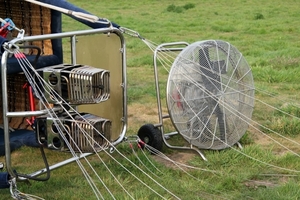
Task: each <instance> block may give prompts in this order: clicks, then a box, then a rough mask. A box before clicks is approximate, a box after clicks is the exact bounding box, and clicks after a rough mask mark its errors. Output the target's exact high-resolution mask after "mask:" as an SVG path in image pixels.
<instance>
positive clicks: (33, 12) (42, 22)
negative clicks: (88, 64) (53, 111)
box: [0, 0, 53, 129]
mask: <svg viewBox="0 0 300 200" xmlns="http://www.w3.org/2000/svg"><path fill="white" fill-rule="evenodd" d="M0 5H1V6H0V17H1V18H2V19H5V18H10V19H12V21H13V22H14V24H15V25H16V27H18V28H19V29H24V30H25V35H27V36H31V35H43V34H50V33H51V10H50V9H48V8H44V7H40V6H38V5H34V4H31V3H28V2H25V1H24V0H0ZM17 34H18V32H17V31H13V35H12V36H13V37H15V36H16V35H17ZM31 45H35V46H38V47H40V48H41V50H42V55H51V54H53V50H52V43H51V40H44V41H35V42H33V43H32V44H31ZM26 53H28V54H29V55H35V54H36V50H30V51H29V52H26ZM26 82H27V80H26V77H25V76H24V74H13V75H8V77H7V85H8V88H7V92H8V102H9V105H7V107H8V111H10V112H13V111H27V110H30V107H29V105H30V104H29V97H28V96H29V95H28V91H27V90H26V89H24V87H23V86H24V84H25V83H26ZM0 85H1V83H0ZM0 90H2V86H1V87H0ZM1 94H2V91H1ZM1 94H0V95H1ZM0 101H1V104H0V124H2V123H3V114H2V113H3V112H2V109H3V103H2V98H0ZM9 126H10V127H11V128H14V129H31V127H30V125H29V124H28V122H27V121H26V118H25V117H13V118H10V119H9Z"/></svg>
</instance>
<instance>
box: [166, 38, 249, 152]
mask: <svg viewBox="0 0 300 200" xmlns="http://www.w3.org/2000/svg"><path fill="white" fill-rule="evenodd" d="M167 105H168V110H169V113H170V117H171V120H172V122H173V124H174V126H175V128H176V129H177V131H178V132H179V133H180V134H181V135H182V136H183V137H184V138H185V139H186V140H187V141H188V142H189V143H191V144H193V145H195V146H197V147H199V148H201V149H224V148H226V147H229V146H232V145H234V144H235V143H237V142H238V141H239V140H240V138H241V137H242V136H243V135H244V134H245V132H246V130H247V128H248V122H249V121H250V119H251V116H252V111H253V106H254V85H253V77H252V73H251V70H250V67H249V65H248V63H247V62H246V60H245V59H244V57H243V55H242V54H241V53H240V52H239V51H238V50H237V49H236V48H235V47H233V46H232V45H230V44H229V43H227V42H224V41H216V40H208V41H201V42H196V43H193V44H191V45H189V46H188V47H186V48H185V49H184V50H183V51H182V52H181V53H180V54H179V55H178V56H177V58H176V59H175V61H174V63H173V65H172V68H171V71H170V74H169V78H168V83H167Z"/></svg>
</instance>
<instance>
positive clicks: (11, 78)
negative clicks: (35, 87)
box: [0, 74, 30, 129]
mask: <svg viewBox="0 0 300 200" xmlns="http://www.w3.org/2000/svg"><path fill="white" fill-rule="evenodd" d="M26 82H27V81H26V77H25V75H23V74H14V75H8V76H7V84H8V89H7V95H8V105H7V106H8V111H10V112H13V111H27V110H29V109H30V108H29V97H28V90H27V89H26V88H24V87H23V86H24V85H25V83H26ZM0 85H1V83H0ZM0 91H1V94H2V86H1V87H0ZM2 109H3V103H2V98H1V99H0V111H1V115H0V124H2V121H3V116H2ZM9 126H10V127H11V128H14V129H28V128H29V129H30V126H29V124H28V123H27V121H26V118H25V117H13V118H9Z"/></svg>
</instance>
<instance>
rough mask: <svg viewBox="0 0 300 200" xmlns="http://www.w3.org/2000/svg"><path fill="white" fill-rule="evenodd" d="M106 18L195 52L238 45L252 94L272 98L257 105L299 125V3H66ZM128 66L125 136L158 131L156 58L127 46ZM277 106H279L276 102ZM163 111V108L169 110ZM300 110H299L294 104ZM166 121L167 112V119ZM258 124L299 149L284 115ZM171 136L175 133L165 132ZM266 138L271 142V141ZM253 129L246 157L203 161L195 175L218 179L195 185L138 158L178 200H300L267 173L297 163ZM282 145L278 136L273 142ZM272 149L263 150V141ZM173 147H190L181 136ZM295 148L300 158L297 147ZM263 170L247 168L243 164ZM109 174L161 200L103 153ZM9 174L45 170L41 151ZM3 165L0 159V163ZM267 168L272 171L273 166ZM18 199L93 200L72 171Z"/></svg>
mask: <svg viewBox="0 0 300 200" xmlns="http://www.w3.org/2000/svg"><path fill="white" fill-rule="evenodd" d="M70 2H72V3H74V4H76V5H77V6H79V7H82V8H84V9H86V10H88V11H90V12H92V13H94V14H96V15H98V16H100V17H105V18H108V19H110V20H112V21H114V22H116V23H118V24H120V25H121V26H124V27H127V28H130V29H133V30H136V31H138V32H139V33H140V34H141V35H142V36H143V37H145V38H146V39H148V40H151V41H153V42H155V43H156V44H161V43H164V42H175V41H186V42H189V43H192V42H196V41H201V40H207V39H220V40H225V41H228V42H230V43H231V44H233V45H234V46H235V47H237V49H239V50H240V51H241V52H242V53H243V55H244V56H245V58H246V60H247V61H248V63H249V65H250V66H251V67H252V70H253V76H254V81H255V87H256V88H257V89H258V90H264V91H268V92H269V93H272V94H273V95H274V96H275V97H276V99H275V98H273V97H269V96H267V95H265V94H263V93H262V92H259V91H258V92H257V93H256V96H257V98H259V99H261V100H262V101H264V102H268V103H270V104H271V105H274V106H278V107H281V108H283V109H284V110H285V112H288V113H292V114H294V115H296V116H298V117H299V109H297V108H295V107H293V106H290V105H287V106H286V105H285V104H286V103H289V102H288V100H290V99H293V100H294V101H295V102H299V99H300V98H299V97H300V95H299V94H300V84H299V74H300V50H299V49H300V43H299V32H300V20H299V15H300V10H299V6H300V2H299V1H297V0H287V1H280V0H275V1H272V0H265V1H259V0H253V1H248V0H220V1H210V0H202V1H197V0H189V1H187V2H183V1H179V0H175V1H167V0H163V1H157V0H149V1H137V0H131V1H121V0H114V1H108V0H102V1H99V0H90V1H80V0H70ZM83 28H86V26H84V25H82V24H79V23H77V22H74V20H72V19H70V18H68V17H64V18H63V30H64V31H70V30H79V29H83ZM126 43H127V64H128V66H127V67H128V74H127V76H128V110H129V114H128V117H129V127H128V131H127V134H128V135H134V134H136V132H137V130H138V128H139V127H140V126H142V125H143V124H145V123H157V120H158V119H157V114H156V96H155V88H154V75H153V67H152V65H153V63H152V56H153V55H152V52H151V50H150V49H148V48H147V46H146V45H145V44H144V43H143V42H141V41H140V40H138V39H135V38H131V37H129V36H126ZM160 74H161V77H160V78H161V79H160V83H161V87H162V97H163V98H164V97H165V95H164V93H165V92H164V91H165V87H166V86H165V83H166V79H167V73H166V72H165V70H163V69H160ZM278 99H280V100H278ZM163 104H164V105H165V102H163ZM298 105H299V103H298ZM164 111H166V110H164ZM253 118H254V119H255V120H256V121H258V122H259V123H261V124H263V125H265V126H268V127H271V128H272V129H273V130H276V131H278V132H280V133H283V134H284V135H285V136H287V137H291V138H292V139H293V140H296V141H299V134H300V127H299V124H300V123H299V120H291V119H289V118H287V117H286V116H285V115H282V113H278V112H276V111H274V110H272V109H270V110H268V109H265V107H264V105H262V104H260V103H259V102H258V103H257V104H256V105H255V110H254V113H253ZM166 129H167V131H171V130H172V125H171V124H168V125H167V126H166ZM266 132H268V131H267V130H266ZM267 134H268V135H272V134H273V133H271V132H268V133H267ZM257 135H258V134H257V131H255V130H254V129H253V128H252V129H251V128H250V129H249V130H248V131H247V134H245V135H244V136H243V138H242V139H241V143H242V145H244V149H243V150H240V149H238V148H237V147H234V148H233V149H226V150H222V151H204V153H205V156H206V157H207V159H208V161H207V162H205V161H203V160H202V159H201V158H200V156H198V155H197V154H195V155H194V156H192V157H191V158H190V159H189V160H188V161H187V162H188V164H190V165H193V166H196V167H199V168H204V169H209V170H215V171H216V172H217V173H211V172H205V171H202V170H189V173H191V174H192V175H193V176H195V177H196V178H197V179H194V178H192V177H191V176H188V175H187V174H185V173H184V172H183V171H181V170H178V169H173V168H171V167H168V165H166V164H165V163H162V162H158V161H156V159H155V157H154V156H151V155H149V154H147V155H148V156H149V158H150V159H151V162H153V163H154V165H155V166H156V167H157V168H159V170H160V171H157V169H156V168H155V167H153V165H152V164H151V163H149V160H147V159H146V157H145V156H144V154H142V153H141V152H140V151H139V152H138V155H139V157H140V158H141V159H142V161H143V162H144V163H145V164H146V165H147V168H148V169H150V170H151V171H153V172H154V174H155V175H153V176H154V177H156V176H158V177H159V178H157V179H158V180H159V182H160V183H161V184H163V185H164V186H167V188H168V189H170V190H171V191H172V192H174V193H176V194H177V195H178V196H179V197H181V198H182V199H261V200H265V199H275V200H276V199H278V200H282V199H286V200H289V199H299V196H300V194H299V181H300V180H299V176H298V173H295V172H288V171H283V170H281V169H278V168H274V167H272V166H271V165H277V166H281V167H287V168H291V169H296V170H299V169H300V163H299V161H298V159H299V157H297V156H295V155H292V154H291V153H286V150H285V149H283V148H282V147H280V146H278V145H276V144H275V143H274V142H272V141H267V139H266V137H263V136H260V137H261V138H259V139H258V138H257ZM274 137H276V136H274ZM265 140H266V141H265ZM171 142H172V143H175V144H182V143H184V141H183V140H182V139H181V138H180V137H178V136H176V137H174V138H172V141H171ZM288 147H289V148H291V149H293V150H295V151H296V152H299V145H295V144H293V145H291V146H288ZM118 149H119V150H120V151H121V152H122V153H124V154H125V156H126V157H127V158H129V159H130V160H132V161H133V162H134V163H136V164H137V165H139V166H140V167H141V168H143V169H145V170H146V171H147V169H146V168H145V166H143V165H141V164H140V163H139V160H138V159H137V158H136V157H135V156H134V154H133V153H132V152H131V150H130V148H129V146H128V144H127V143H125V144H121V145H119V146H118ZM163 152H165V153H167V154H168V155H170V156H171V157H172V156H176V155H177V154H178V155H179V153H180V152H181V151H179V150H172V149H169V148H167V147H164V148H163ZM243 153H244V154H246V155H249V156H252V157H255V158H257V159H259V160H261V161H263V163H262V162H258V161H256V160H253V159H250V158H249V157H247V156H245V155H244V154H243ZM100 156H101V158H103V160H104V161H105V163H106V164H107V166H108V167H109V168H110V169H111V170H112V171H113V172H114V174H116V175H117V177H118V179H119V180H120V181H121V182H122V183H123V184H124V185H125V187H126V188H128V189H129V190H130V192H131V193H132V194H133V196H134V197H135V198H136V199H160V198H159V197H158V196H156V195H155V194H154V193H153V192H152V191H150V190H149V189H145V187H144V186H142V185H141V183H138V182H137V181H136V180H134V179H133V178H132V177H131V176H130V175H129V174H128V173H126V171H124V169H122V168H120V167H119V166H118V165H117V163H116V162H115V161H113V160H112V159H111V158H110V157H109V156H107V155H106V154H104V153H103V152H102V153H100ZM112 156H114V157H116V158H117V159H118V161H119V162H121V163H122V164H123V165H124V166H126V167H127V168H128V169H130V170H132V172H133V173H135V174H136V175H137V176H139V177H140V178H141V179H142V180H143V181H144V182H145V183H147V184H149V185H150V187H153V188H154V189H155V190H157V191H159V192H161V193H162V194H163V195H165V196H166V198H168V199H172V197H171V196H170V195H169V194H167V193H165V192H164V191H162V190H161V189H160V188H158V187H157V186H156V184H155V183H153V182H152V183H151V181H150V180H149V178H147V177H145V176H143V175H141V174H140V172H139V171H137V170H136V169H134V168H133V167H132V165H131V164H130V163H128V161H126V160H125V159H124V158H122V157H120V156H119V155H117V154H116V153H113V154H112ZM47 157H48V159H49V162H50V163H52V164H53V163H56V162H58V161H61V160H64V159H66V158H68V157H69V155H68V154H65V153H59V152H52V151H47ZM12 158H13V166H15V167H16V169H17V170H20V171H22V172H23V171H24V172H32V171H34V170H37V169H40V168H42V167H43V164H42V160H41V159H40V154H39V151H38V150H37V149H31V148H26V147H24V148H22V149H20V150H18V151H16V152H14V153H13V154H12ZM89 160H90V161H91V163H92V165H93V166H95V169H96V170H97V172H98V173H99V175H100V176H101V178H102V179H103V181H104V182H105V183H106V184H107V185H108V187H110V189H111V191H112V192H113V193H114V194H115V196H116V198H117V199H129V198H128V197H125V196H124V195H125V194H124V192H122V189H121V188H120V187H119V186H117V184H116V182H115V181H114V180H113V179H112V177H111V176H109V175H108V172H107V170H106V169H105V168H104V165H103V164H102V163H101V162H100V161H99V159H97V158H96V157H95V156H91V157H90V158H89ZM1 161H2V162H3V161H4V157H0V162H1ZM266 163H269V164H270V165H267V164H266ZM18 187H19V189H20V190H21V191H23V192H26V193H30V194H35V195H38V196H41V197H43V198H45V199H95V198H94V197H93V194H92V191H91V189H90V187H89V186H88V183H86V181H85V179H84V177H83V175H82V172H81V171H80V170H79V168H78V167H77V165H76V163H73V164H70V165H67V166H65V167H62V168H59V169H57V170H54V171H53V172H52V174H51V178H50V180H49V181H47V182H34V181H32V182H31V185H27V184H26V183H22V182H20V183H19V184H18ZM100 190H101V192H103V195H104V197H105V198H107V199H110V197H109V195H108V193H107V192H106V191H105V190H104V188H103V187H101V188H100ZM0 195H1V199H9V198H10V195H9V190H6V189H5V190H0Z"/></svg>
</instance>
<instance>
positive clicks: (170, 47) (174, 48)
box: [153, 42, 207, 161]
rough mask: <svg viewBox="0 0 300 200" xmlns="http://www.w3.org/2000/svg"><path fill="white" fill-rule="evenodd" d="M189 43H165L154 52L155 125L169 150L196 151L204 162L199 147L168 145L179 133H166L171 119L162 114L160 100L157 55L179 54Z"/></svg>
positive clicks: (204, 158)
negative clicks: (165, 53) (156, 116)
mask: <svg viewBox="0 0 300 200" xmlns="http://www.w3.org/2000/svg"><path fill="white" fill-rule="evenodd" d="M188 45H189V43H187V42H173V43H163V44H160V45H159V46H157V48H156V49H155V50H154V56H153V65H154V79H155V89H156V97H157V108H158V124H155V125H154V126H155V127H158V128H160V130H161V134H162V138H163V142H164V143H165V145H166V146H167V147H169V148H173V149H179V150H193V151H196V152H197V153H198V154H199V155H200V156H201V158H202V159H203V160H205V161H207V159H206V157H205V156H204V154H203V153H202V152H201V151H200V150H199V148H198V147H195V146H194V145H192V144H190V146H189V147H187V146H173V145H171V144H169V143H168V141H167V139H168V138H169V137H170V136H172V135H176V134H178V131H175V132H171V133H164V128H163V127H164V120H165V119H169V118H170V116H169V114H167V115H163V113H162V103H161V98H160V86H159V77H158V76H159V74H158V69H157V54H158V53H159V52H168V51H170V52H179V51H182V50H183V49H184V47H186V46H188Z"/></svg>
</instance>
